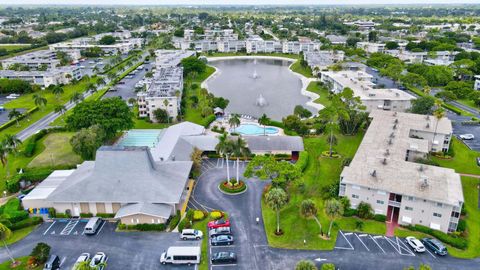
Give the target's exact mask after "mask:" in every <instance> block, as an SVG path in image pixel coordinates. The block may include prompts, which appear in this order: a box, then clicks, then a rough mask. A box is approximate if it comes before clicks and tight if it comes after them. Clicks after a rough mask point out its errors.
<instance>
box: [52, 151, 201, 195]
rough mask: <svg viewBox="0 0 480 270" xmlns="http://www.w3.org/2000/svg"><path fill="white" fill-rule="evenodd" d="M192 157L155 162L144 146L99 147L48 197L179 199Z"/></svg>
mask: <svg viewBox="0 0 480 270" xmlns="http://www.w3.org/2000/svg"><path fill="white" fill-rule="evenodd" d="M191 167H192V162H191V161H175V162H155V161H154V160H153V159H152V157H151V155H150V152H149V150H148V148H147V147H105V146H104V147H101V148H100V149H99V150H98V151H97V157H96V161H86V162H84V163H83V164H82V165H80V167H79V168H78V169H77V170H76V171H75V172H74V173H72V175H70V176H69V177H68V178H67V179H66V180H65V181H64V182H63V183H62V184H61V185H60V186H59V187H58V188H57V189H56V190H55V191H54V192H52V194H51V195H50V196H49V197H48V198H47V200H48V201H53V202H117V203H139V202H144V203H178V202H179V201H180V197H181V195H182V192H183V189H184V187H185V185H186V182H187V180H188V176H189V173H190V169H191Z"/></svg>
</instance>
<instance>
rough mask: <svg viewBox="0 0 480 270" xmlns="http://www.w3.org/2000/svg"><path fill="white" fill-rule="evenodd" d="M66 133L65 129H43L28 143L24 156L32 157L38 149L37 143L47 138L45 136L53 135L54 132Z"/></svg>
mask: <svg viewBox="0 0 480 270" xmlns="http://www.w3.org/2000/svg"><path fill="white" fill-rule="evenodd" d="M62 131H66V128H64V127H56V128H47V129H42V130H40V131H39V132H38V133H36V134H34V135H33V136H32V137H31V138H30V139H29V140H28V141H27V143H26V146H25V149H24V150H23V155H24V156H26V157H32V156H33V154H34V153H35V148H36V147H37V142H38V141H39V140H40V139H42V138H43V137H45V135H47V134H49V133H52V132H62Z"/></svg>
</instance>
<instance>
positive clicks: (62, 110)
mask: <svg viewBox="0 0 480 270" xmlns="http://www.w3.org/2000/svg"><path fill="white" fill-rule="evenodd" d="M54 110H55V112H56V113H58V114H60V115H62V114H64V113H65V112H66V111H67V108H66V107H65V106H64V105H62V104H58V105H56V106H55V109H54Z"/></svg>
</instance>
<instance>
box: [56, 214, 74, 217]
mask: <svg viewBox="0 0 480 270" xmlns="http://www.w3.org/2000/svg"><path fill="white" fill-rule="evenodd" d="M70 217H71V216H70V215H69V214H67V213H57V214H56V215H55V218H70Z"/></svg>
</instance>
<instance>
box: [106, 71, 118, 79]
mask: <svg viewBox="0 0 480 270" xmlns="http://www.w3.org/2000/svg"><path fill="white" fill-rule="evenodd" d="M116 77H117V75H116V74H115V73H113V72H110V73H108V74H107V78H108V79H109V80H110V81H112V80H113V79H115V78H116Z"/></svg>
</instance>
